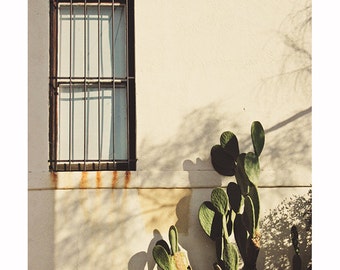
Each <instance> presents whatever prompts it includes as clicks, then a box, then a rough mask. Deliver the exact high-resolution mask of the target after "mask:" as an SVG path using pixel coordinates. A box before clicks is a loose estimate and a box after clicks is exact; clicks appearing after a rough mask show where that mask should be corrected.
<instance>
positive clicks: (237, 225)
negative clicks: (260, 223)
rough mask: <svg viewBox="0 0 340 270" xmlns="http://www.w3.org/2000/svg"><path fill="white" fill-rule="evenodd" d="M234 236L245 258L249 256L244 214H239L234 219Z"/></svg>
mask: <svg viewBox="0 0 340 270" xmlns="http://www.w3.org/2000/svg"><path fill="white" fill-rule="evenodd" d="M234 236H235V240H236V243H237V246H238V249H239V251H240V254H241V256H242V258H243V260H245V259H246V257H247V229H246V227H245V226H244V224H243V221H242V215H241V214H237V215H236V217H235V220H234Z"/></svg>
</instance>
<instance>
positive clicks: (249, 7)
mask: <svg viewBox="0 0 340 270" xmlns="http://www.w3.org/2000/svg"><path fill="white" fill-rule="evenodd" d="M48 4H49V1H47V0H29V2H28V34H29V40H28V46H29V50H28V57H29V59H28V63H29V66H28V79H29V80H28V91H29V92H28V109H29V112H28V113H29V118H28V120H29V130H28V131H29V143H28V150H29V157H28V169H29V172H28V195H29V196H28V199H29V204H28V214H29V223H28V233H29V235H28V236H29V239H28V255H29V258H28V259H29V261H28V264H29V269H32V270H35V269H44V270H50V269H51V270H67V269H89V270H92V269H101V270H102V269H127V270H133V269H148V270H150V269H153V268H154V262H153V259H152V254H151V250H152V247H153V245H154V244H155V242H156V240H158V239H160V238H161V237H164V238H165V239H166V240H167V230H168V228H169V226H170V225H172V224H176V225H177V227H178V229H179V232H180V236H179V237H180V238H179V239H180V244H181V245H182V246H183V247H184V248H185V249H186V250H187V251H188V253H189V259H190V262H191V264H192V266H193V269H195V270H200V269H211V266H212V263H213V262H214V260H215V258H214V256H215V255H214V254H215V250H214V245H213V243H212V242H211V241H210V240H209V239H208V238H207V237H206V236H205V235H204V233H203V231H202V229H201V228H200V225H199V223H198V219H197V211H198V208H199V206H200V204H201V203H202V202H203V201H204V200H208V199H209V198H210V192H211V190H212V189H213V188H214V187H215V186H221V185H223V186H225V185H226V184H227V183H228V182H229V181H232V180H233V178H222V177H221V176H219V175H218V174H217V173H216V172H215V171H214V170H213V168H212V166H211V163H210V148H211V147H212V146H213V145H214V144H217V143H218V141H219V136H220V134H221V133H222V132H223V131H225V130H231V131H233V132H234V133H235V134H236V135H237V136H238V139H239V142H240V148H241V149H240V150H241V151H242V152H245V151H250V150H251V141H250V134H249V132H250V125H251V122H252V121H254V120H259V121H260V122H261V123H262V124H263V126H264V128H265V130H266V144H265V148H264V151H263V154H262V155H261V169H262V170H261V176H262V177H261V181H260V183H259V185H260V196H261V206H262V213H261V217H262V219H263V220H266V218H267V217H269V216H270V215H272V217H273V215H274V214H273V213H274V212H273V211H274V210H275V209H277V208H278V207H279V206H280V204H282V203H285V202H287V201H291V202H294V203H295V199H294V198H295V197H299V196H302V197H304V198H305V197H306V194H307V192H308V190H309V189H310V188H311V184H312V174H311V173H312V167H311V123H312V122H311V119H312V115H311V111H312V110H311V74H310V72H311V71H310V65H311V58H310V57H311V56H310V54H311V44H310V34H311V33H310V30H311V29H310V27H308V25H306V26H305V27H304V26H303V24H302V23H303V21H304V20H305V19H306V18H308V17H306V10H305V7H306V5H308V3H305V2H304V1H279V0H270V1H265V2H259V1H255V0H251V1H246V2H245V1H243V2H242V1H241V2H240V1H236V0H235V1H234V0H227V1H226V0H223V1H222V0H218V1H206V0H205V1H203V0H186V1H180V0H173V1H165V0H143V1H142V0H135V13H136V14H135V23H136V44H135V45H136V89H137V158H138V162H137V171H135V172H117V173H115V172H102V173H59V174H50V172H49V171H48V162H47V160H48V67H49V66H48V65H49V63H48V61H49V59H48V57H49V55H48V49H49V47H48V46H49V41H48V35H49V18H48V8H49V7H48ZM307 16H308V14H307ZM299 198H300V197H299ZM294 203H293V205H295V204H294ZM296 204H298V201H297V202H296ZM304 206H305V205H303V206H302V207H304ZM294 207H295V208H296V206H294ZM294 207H293V208H294ZM295 208H294V209H295ZM294 209H293V210H294ZM293 210H292V211H293ZM287 211H289V210H287ZM295 211H296V209H295ZM289 215H290V214H289ZM292 216H294V214H292ZM298 217H300V216H298ZM276 218H279V219H280V216H279V215H276ZM300 221H301V220H300ZM285 222H286V223H284V222H283V221H282V224H284V225H285V226H286V227H285V226H281V228H280V229H281V231H280V235H281V238H280V240H284V241H285V245H286V249H284V250H283V251H280V252H279V251H271V249H272V246H270V245H269V241H267V243H266V242H265V240H264V248H263V249H262V250H261V252H260V257H259V260H258V266H259V267H258V268H259V269H272V268H270V263H271V262H270V261H268V260H270V259H271V258H273V256H275V255H276V254H274V255H273V253H274V252H278V254H277V256H281V257H280V258H281V261H282V263H281V261H280V263H281V265H280V266H281V267H283V268H282V269H291V266H290V261H291V257H292V255H293V250H292V249H291V246H290V244H289V241H288V240H287V239H289V226H290V224H289V223H287V220H285ZM293 222H296V221H294V219H292V223H293ZM287 226H288V227H287ZM265 228H270V225H268V224H267V225H265ZM264 235H266V234H264ZM285 251H286V252H285ZM304 256H305V257H306V258H304V263H305V264H306V262H307V261H308V259H309V256H310V254H305V255H304ZM276 263H277V262H276Z"/></svg>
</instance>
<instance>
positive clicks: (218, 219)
mask: <svg viewBox="0 0 340 270" xmlns="http://www.w3.org/2000/svg"><path fill="white" fill-rule="evenodd" d="M198 218H199V222H200V224H201V226H202V228H203V230H204V232H205V233H206V234H207V235H208V236H209V237H210V238H211V239H212V240H214V241H215V244H216V257H217V261H216V262H215V264H214V269H228V270H236V269H237V267H238V253H237V249H236V247H235V245H234V244H232V243H231V242H230V241H229V236H230V235H231V230H232V228H231V226H228V224H230V225H231V224H232V223H231V222H232V221H231V210H230V209H229V199H228V195H227V193H226V191H225V190H224V189H222V188H219V187H218V188H215V189H214V190H213V191H212V192H211V201H205V202H203V203H202V204H201V206H200V209H199V213H198Z"/></svg>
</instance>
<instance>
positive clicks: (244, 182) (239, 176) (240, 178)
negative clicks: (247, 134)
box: [235, 153, 250, 196]
mask: <svg viewBox="0 0 340 270" xmlns="http://www.w3.org/2000/svg"><path fill="white" fill-rule="evenodd" d="M245 157H246V154H245V153H242V154H240V155H239V156H238V157H237V166H236V169H235V178H236V182H237V184H238V185H239V187H240V190H241V194H242V195H243V196H246V195H247V194H248V192H249V185H250V182H249V179H248V176H247V174H246V172H245V170H244V160H245Z"/></svg>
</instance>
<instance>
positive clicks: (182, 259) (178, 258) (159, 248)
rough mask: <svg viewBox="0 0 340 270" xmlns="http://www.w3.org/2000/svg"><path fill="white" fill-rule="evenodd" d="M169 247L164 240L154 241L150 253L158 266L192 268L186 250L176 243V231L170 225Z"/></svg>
mask: <svg viewBox="0 0 340 270" xmlns="http://www.w3.org/2000/svg"><path fill="white" fill-rule="evenodd" d="M169 241H170V247H169V245H168V244H167V242H165V241H164V240H160V241H158V242H157V243H156V245H155V246H154V248H153V250H152V255H153V258H154V260H155V262H156V263H157V265H158V267H159V268H161V269H162V270H190V269H192V268H191V266H190V263H189V260H188V256H187V253H186V251H184V250H181V249H180V247H179V244H178V231H177V228H176V227H175V226H174V225H172V226H170V228H169Z"/></svg>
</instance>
